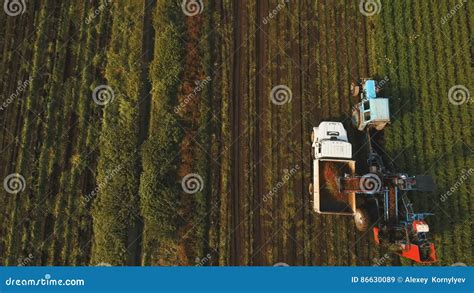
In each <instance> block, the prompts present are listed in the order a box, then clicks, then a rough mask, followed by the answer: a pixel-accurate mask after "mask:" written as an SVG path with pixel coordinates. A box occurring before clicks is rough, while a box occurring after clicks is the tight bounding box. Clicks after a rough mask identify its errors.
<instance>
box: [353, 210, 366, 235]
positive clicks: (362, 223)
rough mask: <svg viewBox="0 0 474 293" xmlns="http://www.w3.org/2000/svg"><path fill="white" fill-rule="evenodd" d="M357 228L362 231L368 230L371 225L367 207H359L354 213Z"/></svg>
mask: <svg viewBox="0 0 474 293" xmlns="http://www.w3.org/2000/svg"><path fill="white" fill-rule="evenodd" d="M354 223H355V226H356V229H357V230H358V231H360V232H366V231H367V230H368V229H369V226H370V218H369V213H368V212H367V210H366V209H365V208H357V209H356V214H355V215H354Z"/></svg>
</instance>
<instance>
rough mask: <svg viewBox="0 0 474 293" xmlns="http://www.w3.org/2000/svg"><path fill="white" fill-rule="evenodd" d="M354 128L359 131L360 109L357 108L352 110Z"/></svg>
mask: <svg viewBox="0 0 474 293" xmlns="http://www.w3.org/2000/svg"><path fill="white" fill-rule="evenodd" d="M351 121H352V126H354V127H355V128H357V129H359V107H357V106H355V107H354V108H353V109H352V119H351Z"/></svg>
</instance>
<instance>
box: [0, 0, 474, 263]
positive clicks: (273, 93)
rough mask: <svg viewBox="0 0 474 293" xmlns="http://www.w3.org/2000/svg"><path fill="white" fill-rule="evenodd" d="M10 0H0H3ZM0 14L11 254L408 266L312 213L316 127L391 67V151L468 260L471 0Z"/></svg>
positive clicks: (359, 140)
mask: <svg viewBox="0 0 474 293" xmlns="http://www.w3.org/2000/svg"><path fill="white" fill-rule="evenodd" d="M7 2H8V1H7ZM20 4H21V5H20V7H19V9H20V10H14V8H13V7H8V6H4V11H0V66H1V72H2V75H1V76H0V121H1V123H2V129H1V131H0V154H1V156H0V179H1V180H3V182H2V183H3V188H1V189H0V217H1V220H0V265H4V266H16V265H37V266H39V265H72V266H83V265H91V266H95V265H136V266H140V265H141V266H156V265H165V266H172V265H189V266H194V265H197V266H203V265H204V266H208V265H213V266H217V265H221V266H225V265H265V266H271V265H275V264H277V265H291V266H293V265H305V266H309V265H313V266H356V265H364V266H371V265H414V263H413V262H411V261H409V260H405V259H401V258H399V257H398V256H397V255H395V254H392V253H389V252H387V251H385V250H383V249H381V248H379V247H378V246H376V245H375V242H374V240H373V236H372V233H371V232H369V233H366V234H361V233H360V232H357V231H356V229H355V227H354V223H353V220H352V218H351V217H348V216H328V215H318V214H316V213H315V212H314V210H313V204H312V198H311V196H310V194H309V192H308V184H309V183H310V182H311V181H312V159H311V152H310V150H311V143H310V133H311V131H312V127H313V126H318V124H319V123H320V122H321V121H341V122H343V123H344V126H345V127H346V129H347V130H348V134H349V138H350V141H351V143H352V144H353V156H354V159H355V160H357V164H358V165H360V167H359V168H360V169H358V171H359V172H362V167H363V166H364V165H365V162H366V160H367V145H366V143H365V140H364V139H363V135H361V133H358V132H357V131H356V130H355V129H354V127H352V125H351V123H350V118H351V109H352V106H353V105H354V104H355V103H357V102H358V100H357V98H353V97H351V95H350V92H349V89H350V84H351V82H352V81H353V80H356V79H358V78H360V77H374V78H377V79H379V80H383V81H384V83H383V93H384V95H386V96H387V97H389V99H390V112H391V124H390V125H389V126H388V127H386V129H385V130H384V133H383V138H382V143H383V149H384V154H383V156H384V158H386V160H388V162H386V163H387V164H390V166H393V167H394V168H396V169H397V171H399V172H406V173H408V174H410V175H418V174H420V175H421V174H423V175H432V176H433V177H434V178H435V182H436V185H437V189H436V191H435V192H431V193H428V194H426V193H412V194H411V195H410V197H411V200H412V201H413V203H414V208H415V210H416V211H420V212H430V213H434V215H433V216H430V217H428V220H427V221H428V223H429V224H430V230H431V231H430V233H431V235H432V241H433V242H434V243H435V245H436V248H437V256H438V260H439V261H438V262H437V263H435V264H434V265H442V266H449V265H452V264H454V263H464V264H467V265H474V251H473V244H474V230H473V229H474V219H473V214H474V206H473V201H474V200H473V193H474V191H473V187H474V184H473V182H474V181H473V177H472V175H473V173H474V158H473V154H474V152H473V150H474V142H473V140H472V125H473V124H474V123H473V113H474V103H473V100H472V97H471V95H472V91H473V89H474V82H473V66H474V63H473V60H474V59H473V58H474V57H473V54H474V51H473V49H472V33H473V27H474V23H473V22H472V19H471V18H470V15H471V14H472V12H473V8H474V2H472V1H464V0H460V1H459V0H447V1H435V0H428V1H414V0H397V1H388V0H381V1H377V0H360V1H342V0H337V1H333V0H288V1H285V0H271V1H270V0H263V1H255V0H215V1H210V0H203V1H199V0H194V1H191V0H184V1H165V0H143V1H124V2H120V1H111V0H93V1H82V2H74V1H54V0H41V1H27V2H26V4H22V3H20Z"/></svg>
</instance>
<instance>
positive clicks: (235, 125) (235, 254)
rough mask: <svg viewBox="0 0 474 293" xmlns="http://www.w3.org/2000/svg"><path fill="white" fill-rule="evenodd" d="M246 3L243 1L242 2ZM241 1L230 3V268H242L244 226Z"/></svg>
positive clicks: (235, 0)
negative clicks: (242, 203) (241, 145)
mask: <svg viewBox="0 0 474 293" xmlns="http://www.w3.org/2000/svg"><path fill="white" fill-rule="evenodd" d="M244 2H245V1H244ZM240 4H241V3H240V1H239V0H233V1H232V10H233V11H232V13H233V39H234V43H233V54H234V56H233V63H232V81H231V82H232V97H231V110H230V112H231V113H230V116H231V122H232V125H231V128H232V130H231V132H232V134H231V137H232V139H231V141H232V142H233V143H232V145H231V158H232V159H231V165H232V167H231V180H232V183H231V193H230V194H231V206H232V208H231V211H232V217H231V221H230V222H231V227H230V229H231V235H230V237H231V239H232V240H231V243H230V245H231V253H230V265H239V264H241V256H242V246H241V242H240V240H241V239H243V235H244V233H243V231H242V230H243V229H242V228H243V226H242V225H240V222H241V220H242V217H241V213H240V197H241V196H242V194H243V192H242V191H243V190H242V187H243V184H244V182H243V180H242V179H243V176H244V170H243V166H242V161H241V156H240V151H241V149H240V141H241V135H242V128H243V127H242V126H243V125H242V119H241V109H242V108H243V107H242V104H243V99H242V98H241V96H242V90H241V88H240V85H241V75H242V64H241V62H242V53H241V49H240V46H241V44H242V28H241V23H242V18H243V13H242V10H241V9H240Z"/></svg>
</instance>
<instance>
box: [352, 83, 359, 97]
mask: <svg viewBox="0 0 474 293" xmlns="http://www.w3.org/2000/svg"><path fill="white" fill-rule="evenodd" d="M359 92H360V86H358V85H357V84H356V83H355V82H353V83H351V96H353V97H357V96H358V95H359Z"/></svg>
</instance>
